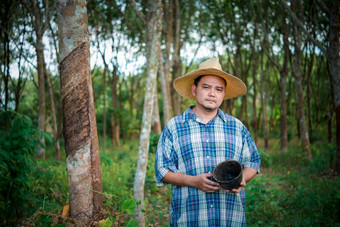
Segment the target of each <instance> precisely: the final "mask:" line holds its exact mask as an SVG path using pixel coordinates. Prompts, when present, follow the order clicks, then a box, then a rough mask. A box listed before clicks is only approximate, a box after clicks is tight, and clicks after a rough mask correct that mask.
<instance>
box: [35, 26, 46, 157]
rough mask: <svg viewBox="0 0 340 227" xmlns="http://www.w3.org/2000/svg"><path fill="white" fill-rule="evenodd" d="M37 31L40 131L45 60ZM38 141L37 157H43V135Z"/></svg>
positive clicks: (43, 126) (42, 125) (40, 35)
mask: <svg viewBox="0 0 340 227" xmlns="http://www.w3.org/2000/svg"><path fill="white" fill-rule="evenodd" d="M36 33H37V43H36V53H37V59H38V84H39V116H38V129H39V130H40V131H42V132H44V131H45V113H46V110H45V105H46V100H45V76H44V71H45V69H44V68H45V60H44V46H43V43H42V34H38V33H39V31H36ZM39 142H40V143H41V144H42V146H40V145H39V146H38V157H39V158H43V159H45V136H42V137H39Z"/></svg>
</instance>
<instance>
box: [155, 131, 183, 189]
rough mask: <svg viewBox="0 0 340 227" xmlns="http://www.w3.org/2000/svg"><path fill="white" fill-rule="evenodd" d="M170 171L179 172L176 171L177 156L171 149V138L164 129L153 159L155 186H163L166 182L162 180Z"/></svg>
mask: <svg viewBox="0 0 340 227" xmlns="http://www.w3.org/2000/svg"><path fill="white" fill-rule="evenodd" d="M169 170H171V171H172V172H174V173H176V172H179V171H178V169H177V155H176V152H175V151H174V149H173V138H172V135H171V133H170V131H169V129H168V127H165V129H164V130H163V132H162V134H161V137H160V138H159V141H158V145H157V151H156V158H155V175H156V185H157V186H163V185H166V184H167V183H166V182H163V181H162V179H163V177H164V176H165V174H167V173H168V172H169Z"/></svg>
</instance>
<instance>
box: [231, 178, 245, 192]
mask: <svg viewBox="0 0 340 227" xmlns="http://www.w3.org/2000/svg"><path fill="white" fill-rule="evenodd" d="M245 186H246V181H245V180H244V177H242V181H241V183H240V186H239V187H238V188H234V189H232V190H226V191H227V192H229V193H240V191H241V190H242V188H243V187H245Z"/></svg>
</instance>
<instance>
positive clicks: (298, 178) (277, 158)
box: [22, 140, 340, 226]
mask: <svg viewBox="0 0 340 227" xmlns="http://www.w3.org/2000/svg"><path fill="white" fill-rule="evenodd" d="M151 144H152V145H153V146H152V147H151V148H150V154H149V161H148V168H147V176H146V183H145V215H146V218H147V225H148V226H168V223H169V220H170V216H169V213H168V209H169V205H170V200H171V192H170V187H169V186H167V187H160V188H158V187H156V185H155V177H154V156H155V154H154V146H155V144H156V143H154V142H152V143H151ZM138 146H139V144H138V141H137V140H136V141H132V142H129V143H127V144H124V145H122V146H121V147H120V148H118V147H111V146H110V145H109V143H108V147H107V149H106V151H101V152H100V156H101V170H102V184H103V198H104V209H105V210H104V212H103V216H102V218H103V219H105V220H106V222H107V223H108V224H110V223H111V224H112V223H115V224H116V225H118V226H124V225H127V224H128V223H130V224H131V223H132V221H131V220H132V219H133V218H132V215H131V213H129V212H131V209H133V205H134V204H132V203H131V201H133V181H134V175H135V168H136V165H137V158H138ZM275 146H276V145H275ZM297 147H298V146H297V145H294V144H291V145H290V147H289V151H288V152H287V153H286V154H281V153H280V152H279V149H277V146H276V147H275V148H273V147H271V150H270V151H268V152H265V151H264V150H263V149H260V153H261V156H262V159H263V165H262V167H261V173H260V174H259V175H258V176H257V177H255V178H254V179H253V180H252V181H251V182H249V183H248V184H247V186H246V217H247V222H248V226H335V225H336V223H340V220H339V207H340V181H339V178H338V177H336V176H335V175H334V173H333V172H332V171H331V167H332V166H333V165H334V156H335V152H334V148H335V147H334V144H327V143H319V144H314V145H313V146H312V151H313V157H314V160H313V161H309V160H308V159H307V158H306V157H305V155H304V154H302V153H301V152H300V150H299V149H298V148H297ZM46 152H50V153H53V152H52V151H51V150H49V149H47V151H46ZM52 159H53V157H49V159H48V160H45V161H43V160H38V161H37V160H36V161H35V163H36V164H35V166H32V172H31V175H30V176H29V179H30V184H29V185H30V193H29V194H27V199H28V203H27V204H24V205H23V208H24V209H25V212H24V218H23V220H24V222H22V223H23V224H24V225H25V224H27V225H28V224H34V225H37V226H48V225H50V224H53V223H54V224H56V223H59V224H58V225H59V226H67V225H68V223H70V222H72V220H71V219H70V218H67V219H64V220H63V219H62V218H61V212H62V208H63V206H65V205H66V204H68V182H67V171H66V163H65V162H57V161H54V160H52ZM130 206H132V208H131V209H130V208H129V207H130ZM129 209H130V210H129ZM129 221H130V222H129ZM132 226H133V225H132Z"/></svg>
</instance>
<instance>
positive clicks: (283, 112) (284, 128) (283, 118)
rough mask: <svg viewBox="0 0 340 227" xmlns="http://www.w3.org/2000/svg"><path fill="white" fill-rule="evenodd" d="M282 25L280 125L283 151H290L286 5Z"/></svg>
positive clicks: (282, 10)
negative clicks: (282, 56)
mask: <svg viewBox="0 0 340 227" xmlns="http://www.w3.org/2000/svg"><path fill="white" fill-rule="evenodd" d="M281 12H282V15H281V22H282V24H281V26H282V33H283V49H284V59H283V66H282V68H281V69H280V85H281V95H280V97H281V99H280V109H281V111H280V127H281V152H282V153H286V152H287V151H288V132H287V131H288V130H287V95H286V91H287V75H288V62H289V41H288V26H287V23H286V14H285V10H284V7H282V9H281Z"/></svg>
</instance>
